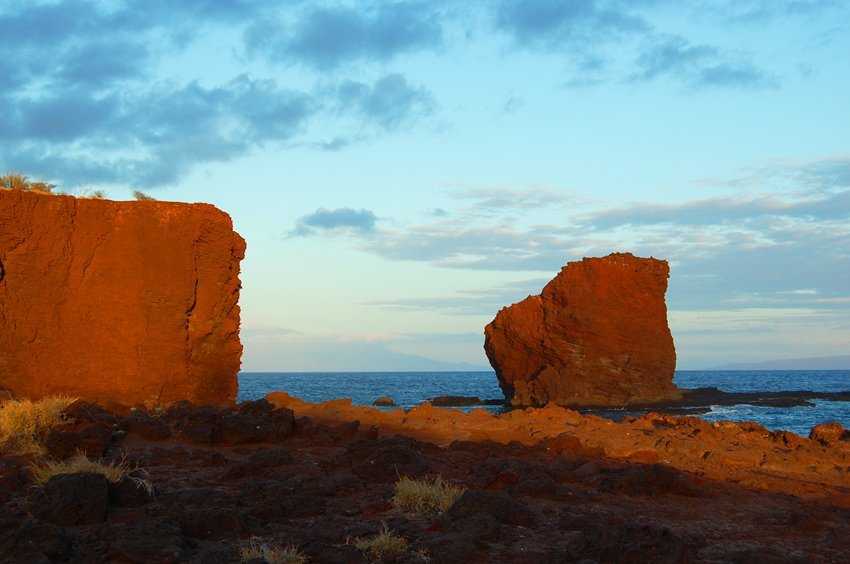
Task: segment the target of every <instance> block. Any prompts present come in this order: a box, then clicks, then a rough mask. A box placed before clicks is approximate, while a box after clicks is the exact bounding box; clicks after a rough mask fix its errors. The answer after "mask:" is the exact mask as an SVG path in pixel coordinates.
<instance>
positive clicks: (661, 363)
mask: <svg viewBox="0 0 850 564" xmlns="http://www.w3.org/2000/svg"><path fill="white" fill-rule="evenodd" d="M669 273H670V269H669V267H668V265H667V262H666V261H663V260H658V259H654V258H648V259H646V258H638V257H635V256H634V255H632V254H630V253H615V254H611V255H608V256H606V257H603V258H585V259H583V260H581V261H578V262H571V263H569V264H568V265H567V266H565V267H563V268H562V269H561V272H560V273H559V274H558V275H557V276H556V277H555V278H554V279H553V280H552V281H550V282H549V283H548V284H547V285H546V286H545V287H544V288H543V291H542V292H541V294H540V295H539V296H529V297H528V298H526V299H524V300H522V301H521V302H519V303H516V304H513V305H512V306H509V307H506V308H502V310H500V311H499V313H498V314H497V315H496V318H495V319H494V320H493V321H492V322H491V323H490V324H489V325H487V327H486V328H485V330H484V335H485V341H484V350H485V351H486V353H487V358H488V359H489V360H490V364H491V365H492V366H493V368H494V369H495V371H496V375H497V376H498V378H499V386H500V387H501V388H502V391H503V392H504V394H505V397H506V399H507V400H508V402H509V403H511V404H513V405H517V406H543V405H546V404H547V403H549V402H554V403H557V404H559V405H569V406H601V405H607V406H620V405H635V404H651V403H658V402H665V401H674V400H677V399H679V398H681V392H680V391H679V390H678V388H677V387H676V386H675V385H674V384H673V370H674V369H675V367H676V351H675V348H674V346H673V337H672V335H671V334H670V328H669V327H668V325H667V306H666V304H665V302H664V294H665V292H666V291H667V278H668V276H669Z"/></svg>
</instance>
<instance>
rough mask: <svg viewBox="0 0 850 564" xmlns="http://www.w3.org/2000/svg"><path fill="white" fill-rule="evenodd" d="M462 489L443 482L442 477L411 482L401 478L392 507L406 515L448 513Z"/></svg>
mask: <svg viewBox="0 0 850 564" xmlns="http://www.w3.org/2000/svg"><path fill="white" fill-rule="evenodd" d="M464 491H465V490H464V488H462V487H459V486H453V485H451V484H448V483H446V482H444V481H443V479H442V477H440V476H437V477H436V478H425V479H423V480H413V479H411V478H408V477H403V478H402V479H401V480H399V481H398V482H397V483H396V485H395V496H393V505H394V506H395V508H396V509H398V510H399V511H404V512H406V513H436V512H441V511H448V510H449V508H450V507H451V506H452V504H453V503H454V502H455V500H456V499H457V498H459V497H460V496H461V495H463V492H464Z"/></svg>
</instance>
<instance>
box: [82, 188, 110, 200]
mask: <svg viewBox="0 0 850 564" xmlns="http://www.w3.org/2000/svg"><path fill="white" fill-rule="evenodd" d="M82 197H83V198H90V199H92V200H104V199H106V192H105V191H103V190H92V191H91V192H88V193H86V194H85V195H83V196H82Z"/></svg>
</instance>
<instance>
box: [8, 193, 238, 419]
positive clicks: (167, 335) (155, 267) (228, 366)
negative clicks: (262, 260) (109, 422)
mask: <svg viewBox="0 0 850 564" xmlns="http://www.w3.org/2000/svg"><path fill="white" fill-rule="evenodd" d="M244 253H245V241H244V240H243V239H242V237H240V236H239V235H238V234H237V233H235V232H234V231H233V226H232V223H231V220H230V217H229V216H228V215H227V214H225V213H224V212H222V211H220V210H218V209H216V208H215V207H213V206H211V205H208V204H182V203H169V202H157V201H141V202H114V201H109V200H97V199H76V198H73V197H71V196H54V195H47V194H40V193H35V192H22V191H14V190H0V389H7V390H9V391H10V392H11V393H12V395H13V396H16V397H29V398H39V397H43V396H47V395H51V394H68V395H73V396H78V397H82V398H86V399H90V400H96V401H102V402H107V403H118V404H123V405H135V404H137V403H146V404H148V405H150V404H165V405H167V404H170V403H172V402H175V401H179V400H189V401H192V402H196V403H210V404H221V403H232V402H234V401H235V400H236V392H237V380H236V374H237V372H238V370H239V366H240V358H241V354H242V345H241V343H240V342H239V306H238V305H237V302H238V299H239V289H240V282H239V261H240V260H241V259H242V258H243V256H244Z"/></svg>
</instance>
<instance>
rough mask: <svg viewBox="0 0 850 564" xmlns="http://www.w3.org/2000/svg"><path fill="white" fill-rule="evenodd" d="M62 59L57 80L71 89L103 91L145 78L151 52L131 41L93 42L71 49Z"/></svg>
mask: <svg viewBox="0 0 850 564" xmlns="http://www.w3.org/2000/svg"><path fill="white" fill-rule="evenodd" d="M62 57H63V58H62V60H61V61H60V62H59V70H58V72H57V78H59V79H61V80H63V81H65V82H66V83H68V85H73V86H79V85H90V86H92V87H104V86H107V85H109V84H111V83H113V82H115V81H119V80H125V79H129V78H136V77H140V76H144V74H145V68H144V67H145V66H146V64H147V63H148V61H149V59H150V51H149V50H148V48H147V47H145V46H144V45H143V44H141V43H137V42H134V41H128V42H123V43H122V42H101V43H97V42H93V43H87V44H84V45H78V46H74V47H72V48H71V49H69V50H68V51H66V52H65V53H63V55H62Z"/></svg>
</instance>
